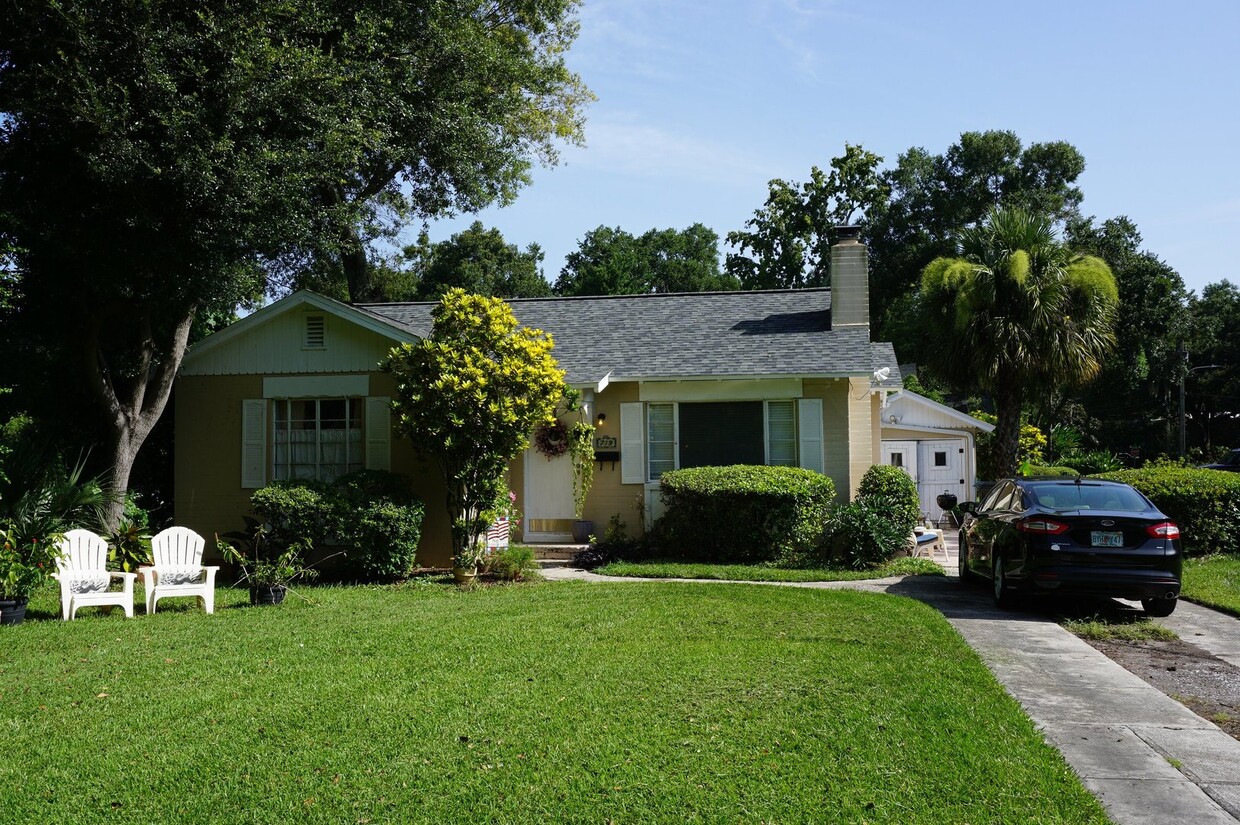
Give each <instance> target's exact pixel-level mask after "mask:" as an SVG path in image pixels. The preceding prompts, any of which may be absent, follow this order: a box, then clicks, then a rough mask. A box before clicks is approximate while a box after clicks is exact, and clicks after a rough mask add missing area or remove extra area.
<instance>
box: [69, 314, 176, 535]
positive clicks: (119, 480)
mask: <svg viewBox="0 0 1240 825" xmlns="http://www.w3.org/2000/svg"><path fill="white" fill-rule="evenodd" d="M161 310H165V311H166V308H161ZM194 311H195V307H193V306H191V307H189V308H188V309H186V310H185V312H184V313H183V314H182V315H181V316H180V317H179V318H177V319H176V326H175V328H174V329H173V332H172V334H171V336H170V337H169V340H168V341H167V343H166V346H164V347H163V348H162V349H161V348H160V347H159V346H158V344H157V343H156V341H155V336H154V335H153V332H152V324H151V313H152V312H153V309H152V308H150V307H143V308H139V309H138V310H137V313H138V318H137V322H138V328H139V332H140V336H139V337H140V343H139V350H138V368H137V370H136V375H135V377H134V379H133V380H132V381H131V382H128V385H127V386H118V383H117V382H116V381H115V380H114V378H113V374H112V371H111V370H110V369H109V366H108V360H107V353H106V352H105V349H104V346H103V342H102V340H101V330H102V327H103V321H102V319H100V318H99V317H98V316H96V319H97V320H96V321H95V323H94V324H93V326H92V327H90V328H89V329H88V330H87V334H86V336H85V339H84V348H83V356H84V358H85V361H86V374H87V377H88V380H89V383H90V386H91V389H92V390H93V391H94V393H95V395H96V397H97V398H98V399H99V401H100V403H101V404H102V405H103V408H104V413H105V419H106V421H107V424H108V431H109V432H108V434H109V438H108V448H109V454H108V458H109V460H110V461H111V465H112V467H111V473H110V481H109V484H108V489H109V495H108V500H107V504H106V505H105V506H104V511H103V522H104V523H103V527H104V529H105V530H106V531H108V532H111V531H114V530H116V528H117V527H118V526H119V525H120V522H121V517H122V516H123V515H124V511H125V494H126V493H127V492H129V476H130V473H131V472H132V471H133V464H134V460H135V459H136V458H137V457H138V451H139V450H140V449H141V448H142V444H143V443H144V442H145V441H146V437H147V436H148V435H150V433H151V430H152V429H153V428H154V427H155V423H156V422H157V421H159V417H160V416H161V415H163V412H164V408H165V407H166V406H167V405H168V398H169V397H170V396H171V395H172V382H173V380H174V379H175V378H176V374H177V370H179V369H180V368H181V360H182V359H183V358H184V357H185V349H186V344H187V342H188V340H189V332H190V327H192V326H193V323H194Z"/></svg>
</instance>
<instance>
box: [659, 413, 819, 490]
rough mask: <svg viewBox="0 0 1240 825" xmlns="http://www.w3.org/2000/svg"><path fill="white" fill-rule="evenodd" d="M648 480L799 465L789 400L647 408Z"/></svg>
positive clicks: (793, 416) (792, 414) (793, 419)
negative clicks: (739, 467) (702, 470)
mask: <svg viewBox="0 0 1240 825" xmlns="http://www.w3.org/2000/svg"><path fill="white" fill-rule="evenodd" d="M645 441H646V443H645V454H646V478H647V480H649V481H657V480H658V479H659V477H660V476H662V475H663V474H664V473H666V472H668V471H669V470H678V469H681V468H683V467H718V466H727V465H731V464H768V465H777V466H787V467H795V466H797V446H798V443H797V425H796V405H795V403H794V402H793V401H790V400H789V401H709V402H683V401H682V402H659V403H648V404H646V429H645Z"/></svg>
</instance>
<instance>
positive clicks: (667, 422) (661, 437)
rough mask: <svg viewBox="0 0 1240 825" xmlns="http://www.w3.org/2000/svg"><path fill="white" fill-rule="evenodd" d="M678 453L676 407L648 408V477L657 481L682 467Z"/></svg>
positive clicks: (657, 405)
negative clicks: (670, 471) (667, 473)
mask: <svg viewBox="0 0 1240 825" xmlns="http://www.w3.org/2000/svg"><path fill="white" fill-rule="evenodd" d="M676 453H677V451H676V405H675V404H648V405H647V406H646V461H647V468H648V469H647V474H646V477H647V478H649V479H651V480H655V479H658V478H659V476H661V475H663V474H664V473H666V472H668V471H669V470H675V469H676V468H677V467H679V466H680V461H679V459H678V457H677V454H676Z"/></svg>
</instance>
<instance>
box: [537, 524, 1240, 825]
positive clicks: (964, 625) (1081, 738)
mask: <svg viewBox="0 0 1240 825" xmlns="http://www.w3.org/2000/svg"><path fill="white" fill-rule="evenodd" d="M948 549H949V559H948V561H947V562H945V563H944V567H946V568H948V569H950V571H951V572H950V573H949V575H948V576H947V577H946V578H943V579H939V578H937V577H935V578H932V577H928V576H920V577H908V578H894V579H874V580H869V581H863V582H811V583H804V584H801V583H796V584H793V583H782V582H781V583H779V584H780V585H782V586H788V587H811V588H818V589H840V588H853V589H858V590H867V591H873V592H882V593H891V594H895V595H901V596H908V597H910V598H914V599H918V600H920V601H923V602H925V603H927V604H929V605H931V606H932V607H934V608H936V609H938V610H939V611H941V612H942V613H943V615H944V616H945V617H946V618H947V620H948V621H949V622H951V624H952V626H953V627H955V628H956V630H957V631H959V632H960V634H961V636H963V637H964V639H965V641H966V642H968V644H969V645H970V646H971V647H972V648H973V649H974V650H975V651H977V653H978V655H979V656H980V657H981V658H982V661H983V662H985V663H986V666H987V667H988V668H989V669H990V671H991V672H992V673H993V674H994V675H995V678H996V679H998V680H999V682H1000V683H1001V684H1002V685H1003V686H1004V688H1006V690H1007V691H1008V693H1009V694H1011V696H1012V697H1013V698H1014V699H1016V701H1017V702H1019V703H1020V704H1021V706H1023V707H1024V709H1025V711H1026V712H1027V713H1028V714H1029V716H1030V718H1032V719H1033V721H1034V722H1035V723H1036V724H1037V726H1038V727H1039V729H1041V731H1042V733H1043V735H1044V736H1045V737H1046V739H1047V741H1049V742H1050V743H1051V744H1053V745H1054V746H1055V747H1056V748H1058V749H1059V751H1060V752H1061V753H1062V754H1063V755H1064V758H1065V759H1066V760H1067V762H1068V764H1069V765H1071V766H1072V769H1073V770H1074V771H1076V773H1077V774H1078V775H1079V776H1080V777H1081V780H1082V782H1083V783H1084V784H1085V786H1086V787H1087V788H1089V790H1090V791H1091V792H1092V793H1093V794H1094V795H1095V796H1096V797H1098V799H1099V800H1101V802H1102V804H1103V806H1104V807H1105V808H1106V810H1107V813H1108V814H1109V815H1110V817H1111V818H1112V819H1113V820H1114V821H1115V822H1116V823H1119V825H1129V824H1130V823H1131V825H1137V823H1141V824H1142V825H1144V824H1145V823H1150V825H1154V823H1158V825H1163V824H1164V823H1168V822H1185V823H1189V822H1191V823H1194V825H1198V824H1199V823H1200V825H1207V824H1211V825H1212V824H1213V823H1219V824H1220V825H1236V823H1237V822H1240V741H1237V740H1235V739H1233V738H1232V737H1230V736H1228V735H1227V734H1226V733H1224V732H1223V731H1222V730H1220V729H1219V728H1218V726H1216V725H1214V724H1213V723H1211V722H1209V721H1206V720H1205V719H1202V718H1201V717H1199V716H1197V715H1196V714H1195V713H1193V712H1192V711H1190V710H1189V709H1188V708H1186V707H1184V706H1183V705H1181V704H1180V703H1179V702H1176V701H1175V700H1174V699H1171V698H1169V697H1167V696H1165V695H1164V694H1163V693H1162V692H1161V691H1159V690H1158V689H1156V688H1154V687H1152V686H1150V685H1148V684H1146V683H1145V682H1144V681H1142V680H1141V679H1140V678H1139V677H1137V676H1135V675H1133V674H1132V673H1129V672H1128V671H1127V670H1125V669H1124V668H1122V667H1120V666H1119V665H1118V664H1116V663H1115V662H1113V661H1111V660H1110V659H1108V658H1107V657H1106V656H1104V655H1103V654H1101V653H1099V652H1098V651H1096V650H1094V649H1093V648H1092V647H1090V646H1089V645H1088V644H1086V643H1085V642H1083V641H1081V640H1080V639H1078V638H1077V637H1076V636H1073V635H1072V634H1071V633H1069V632H1068V631H1066V630H1064V629H1063V628H1062V627H1060V626H1059V625H1058V624H1057V623H1056V622H1055V621H1053V620H1052V619H1049V618H1047V617H1046V616H1044V615H1039V614H1036V613H1024V612H1019V611H1000V610H998V609H996V608H995V607H994V606H993V605H992V603H991V600H990V597H989V595H988V594H987V593H986V591H985V590H984V589H983V588H980V587H977V588H966V587H961V586H960V584H959V582H958V580H957V578H956V575H955V564H956V556H955V550H956V548H955V536H951V537H950V541H949V547H948ZM543 572H544V575H546V577H547V578H548V579H553V580H563V579H578V580H586V581H614V582H621V581H622V582H631V583H638V582H642V581H652V580H651V579H632V578H615V577H608V576H599V575H596V574H594V573H587V572H585V571H581V570H573V569H571V568H568V567H566V566H563V563H555V562H548V563H547V566H546V569H544V571H543ZM1160 621H1162V622H1163V623H1164V624H1166V625H1167V626H1168V627H1170V628H1171V629H1173V630H1175V632H1176V633H1178V634H1179V635H1180V637H1181V638H1182V639H1184V640H1186V641H1190V642H1192V643H1193V644H1195V645H1197V646H1199V647H1202V648H1204V649H1205V650H1207V651H1209V652H1210V653H1212V654H1213V655H1215V656H1218V657H1219V658H1222V659H1225V660H1226V661H1228V662H1231V663H1232V664H1236V665H1238V666H1240V620H1236V619H1233V618H1231V617H1229V616H1225V615H1223V614H1221V613H1218V612H1216V611H1213V610H1209V609H1207V608H1204V607H1199V606H1197V605H1193V604H1188V603H1181V604H1180V605H1179V606H1178V607H1177V609H1176V612H1175V613H1174V614H1173V615H1172V616H1171V617H1169V618H1167V619H1163V620H1160Z"/></svg>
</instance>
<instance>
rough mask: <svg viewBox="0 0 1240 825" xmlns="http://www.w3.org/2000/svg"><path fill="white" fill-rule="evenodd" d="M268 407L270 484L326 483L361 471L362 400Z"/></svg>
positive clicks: (313, 400) (285, 401) (293, 402)
mask: <svg viewBox="0 0 1240 825" xmlns="http://www.w3.org/2000/svg"><path fill="white" fill-rule="evenodd" d="M272 406H273V414H272V428H273V444H272V446H273V449H272V463H273V465H274V466H273V467H272V473H271V477H272V478H274V479H277V480H285V479H317V480H319V481H331V480H333V479H335V478H337V477H339V476H342V475H346V474H347V473H351V472H354V471H355V470H360V469H362V466H363V455H362V428H363V422H362V399H360V398H297V399H279V400H276V401H273V402H272Z"/></svg>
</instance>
